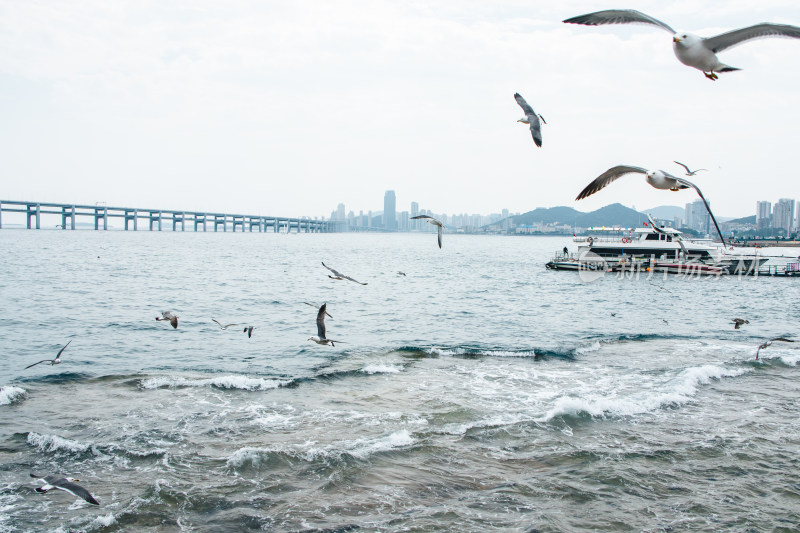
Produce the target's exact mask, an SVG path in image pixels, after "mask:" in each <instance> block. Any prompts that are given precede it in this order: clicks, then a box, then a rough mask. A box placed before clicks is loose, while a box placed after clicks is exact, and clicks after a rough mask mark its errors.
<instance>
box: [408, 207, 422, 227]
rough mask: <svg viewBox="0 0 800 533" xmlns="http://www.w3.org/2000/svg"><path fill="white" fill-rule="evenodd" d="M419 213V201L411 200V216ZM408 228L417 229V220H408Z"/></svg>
mask: <svg viewBox="0 0 800 533" xmlns="http://www.w3.org/2000/svg"><path fill="white" fill-rule="evenodd" d="M417 215H419V203H417V202H411V216H412V217H415V216H417ZM408 229H410V230H418V229H419V220H411V221H410V226H409V228H408Z"/></svg>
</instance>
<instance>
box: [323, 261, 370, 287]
mask: <svg viewBox="0 0 800 533" xmlns="http://www.w3.org/2000/svg"><path fill="white" fill-rule="evenodd" d="M322 266H324V267H325V268H327V269H328V270H330V271H331V272H333V276H331V275H330V274H328V277H329V278H331V279H338V280H343V279H346V280H347V281H352V282H353V283H358V284H359V285H366V283H361V282H360V281H356V280H354V279H353V278H351V277H350V276H345V275H344V274H342V273H340V272H337V271H336V270H334V269H332V268H331V267H329V266H328V265H326V264H325V262H324V261H323V262H322Z"/></svg>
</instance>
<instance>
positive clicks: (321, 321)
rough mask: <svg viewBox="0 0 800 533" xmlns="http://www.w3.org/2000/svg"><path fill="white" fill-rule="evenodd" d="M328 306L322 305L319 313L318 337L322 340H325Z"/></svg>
mask: <svg viewBox="0 0 800 533" xmlns="http://www.w3.org/2000/svg"><path fill="white" fill-rule="evenodd" d="M327 306H328V304H326V303H325V304H322V305H321V306H320V308H319V312H318V313H317V337H319V338H320V339H324V338H325V308H326V307H327Z"/></svg>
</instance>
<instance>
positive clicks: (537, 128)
mask: <svg viewBox="0 0 800 533" xmlns="http://www.w3.org/2000/svg"><path fill="white" fill-rule="evenodd" d="M514 99H515V100H516V101H517V103H518V104H519V106H520V107H521V108H522V111H523V112H524V113H525V116H524V117H522V118H521V119H519V120H518V121H517V122H522V123H523V124H528V125H530V127H531V136H533V142H534V143H536V146H538V147H539V148H541V147H542V125H541V124H540V123H539V119H542V122H544V123H545V124H547V121H546V120H545V119H544V117H543V116H542V115H539V114H538V113H536V112H535V111H534V110H533V108H532V107H531V106H530V105H529V104H528V102H526V101H525V99H524V98H523V97H522V96H521V95H520V94H519V93H514Z"/></svg>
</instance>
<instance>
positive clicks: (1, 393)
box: [0, 385, 28, 405]
mask: <svg viewBox="0 0 800 533" xmlns="http://www.w3.org/2000/svg"><path fill="white" fill-rule="evenodd" d="M26 396H28V391H26V390H25V389H23V388H20V387H14V386H13V385H6V386H4V387H0V405H11V404H12V403H15V402H19V401H22V400H24V399H25V397H26Z"/></svg>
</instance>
